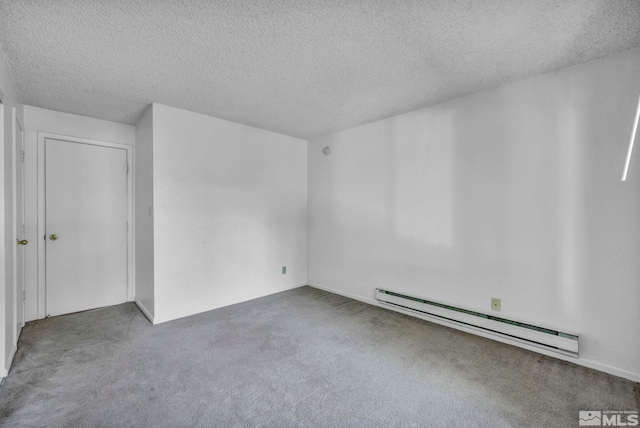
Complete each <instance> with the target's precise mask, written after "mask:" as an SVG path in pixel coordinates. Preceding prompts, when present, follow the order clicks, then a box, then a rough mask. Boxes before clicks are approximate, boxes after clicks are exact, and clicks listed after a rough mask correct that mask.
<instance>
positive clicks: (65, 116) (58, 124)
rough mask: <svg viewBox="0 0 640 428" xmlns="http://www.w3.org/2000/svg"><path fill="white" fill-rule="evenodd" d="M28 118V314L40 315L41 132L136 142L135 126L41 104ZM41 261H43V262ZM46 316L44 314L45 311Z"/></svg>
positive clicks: (28, 317)
mask: <svg viewBox="0 0 640 428" xmlns="http://www.w3.org/2000/svg"><path fill="white" fill-rule="evenodd" d="M24 120H25V153H26V160H25V217H26V218H25V221H26V226H27V234H26V239H27V240H28V241H29V245H27V246H26V247H25V271H26V273H25V291H26V297H27V299H26V301H25V317H26V320H27V321H31V320H34V319H37V318H38V298H37V296H38V278H37V274H38V245H41V244H42V241H41V240H40V239H38V236H37V224H38V177H37V171H38V159H37V155H38V147H37V146H38V133H43V132H44V133H53V134H58V135H62V136H67V137H78V138H86V139H90V140H98V141H103V142H108V143H118V144H125V145H128V146H133V145H134V144H135V139H136V135H135V127H134V126H131V125H125V124H122V123H117V122H110V121H107V120H100V119H94V118H90V117H86V116H78V115H75V114H69V113H62V112H57V111H53V110H47V109H42V108H37V107H31V106H25V107H24ZM40 262H41V263H42V262H43V261H40ZM42 316H44V314H42Z"/></svg>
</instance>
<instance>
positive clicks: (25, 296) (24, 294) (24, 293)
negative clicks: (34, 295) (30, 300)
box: [22, 290, 27, 302]
mask: <svg viewBox="0 0 640 428" xmlns="http://www.w3.org/2000/svg"><path fill="white" fill-rule="evenodd" d="M25 300H27V292H26V291H24V290H22V301H23V302H24V301H25Z"/></svg>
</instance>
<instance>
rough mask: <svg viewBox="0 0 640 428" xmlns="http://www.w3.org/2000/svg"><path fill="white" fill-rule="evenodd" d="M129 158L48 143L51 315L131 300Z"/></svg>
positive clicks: (114, 152)
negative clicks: (129, 291) (128, 245)
mask: <svg viewBox="0 0 640 428" xmlns="http://www.w3.org/2000/svg"><path fill="white" fill-rule="evenodd" d="M127 228H128V224H127V152H126V150H124V149H119V148H113V147H105V146H99V145H92V144H84V143H77V142H70V141H63V140H57V139H50V138H47V139H46V140H45V230H46V235H45V242H46V244H45V245H46V249H45V251H46V254H45V259H46V280H45V290H46V314H47V316H54V315H61V314H67V313H72V312H78V311H83V310H87V309H93V308H98V307H102V306H108V305H115V304H119V303H123V302H125V301H126V300H127Z"/></svg>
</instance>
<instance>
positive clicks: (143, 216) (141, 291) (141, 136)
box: [134, 106, 154, 322]
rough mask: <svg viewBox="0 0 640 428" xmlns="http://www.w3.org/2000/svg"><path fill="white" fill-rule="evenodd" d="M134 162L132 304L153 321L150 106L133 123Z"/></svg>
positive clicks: (151, 120) (151, 113)
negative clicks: (133, 272) (134, 133)
mask: <svg viewBox="0 0 640 428" xmlns="http://www.w3.org/2000/svg"><path fill="white" fill-rule="evenodd" d="M135 159H136V165H135V168H134V174H135V195H136V197H135V202H134V205H135V225H136V227H135V253H136V258H135V260H136V261H135V264H136V269H135V274H136V295H135V301H136V303H137V305H138V306H139V307H140V309H142V311H143V312H144V313H145V315H146V316H147V317H148V318H149V319H150V320H151V321H152V322H153V318H154V287H153V213H152V210H153V106H149V108H148V109H147V111H146V112H145V113H144V115H143V116H142V117H141V118H140V120H139V121H138V123H137V124H136V147H135Z"/></svg>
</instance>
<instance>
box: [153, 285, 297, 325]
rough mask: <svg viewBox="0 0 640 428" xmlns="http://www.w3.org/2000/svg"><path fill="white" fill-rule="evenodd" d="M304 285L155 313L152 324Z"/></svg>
mask: <svg viewBox="0 0 640 428" xmlns="http://www.w3.org/2000/svg"><path fill="white" fill-rule="evenodd" d="M305 285H307V283H306V282H305V283H302V284H294V285H289V286H286V287H284V288H280V289H277V290H273V291H269V292H267V293H264V294H259V295H255V296H251V297H248V298H245V297H239V298H232V299H227V300H222V301H217V302H216V303H215V304H211V303H208V304H207V305H202V306H197V307H191V308H189V309H185V310H182V311H177V312H172V313H170V314H167V315H164V316H163V315H158V314H156V316H155V317H154V319H153V324H154V325H155V324H161V323H163V322H168V321H173V320H177V319H180V318H184V317H189V316H191V315H197V314H201V313H203V312H208V311H213V310H214V309H219V308H224V307H226V306H231V305H237V304H238V303H244V302H248V301H250V300H254V299H259V298H261V297H266V296H270V295H272V294H276V293H282V292H283V291H288V290H293V289H294V288H300V287H304V286H305Z"/></svg>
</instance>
